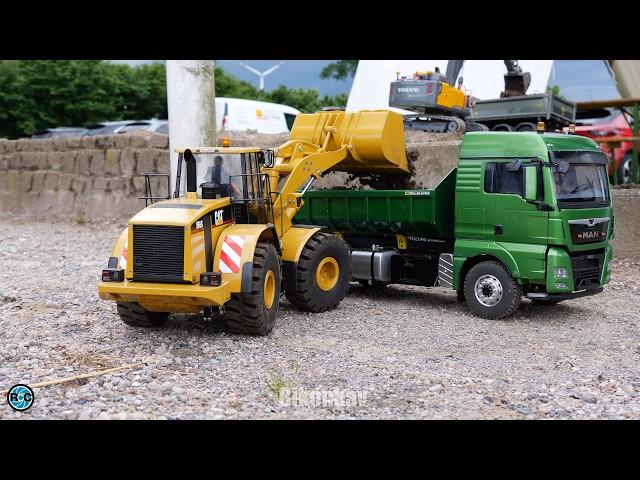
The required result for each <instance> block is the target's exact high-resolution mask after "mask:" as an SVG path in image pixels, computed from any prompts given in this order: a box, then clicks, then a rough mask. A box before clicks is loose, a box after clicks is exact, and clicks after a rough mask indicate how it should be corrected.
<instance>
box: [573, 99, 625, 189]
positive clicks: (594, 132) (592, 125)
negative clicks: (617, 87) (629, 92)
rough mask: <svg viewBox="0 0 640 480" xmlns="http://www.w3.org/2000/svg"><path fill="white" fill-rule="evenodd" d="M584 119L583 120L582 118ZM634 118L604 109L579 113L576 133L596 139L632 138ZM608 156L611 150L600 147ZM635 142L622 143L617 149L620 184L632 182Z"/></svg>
mask: <svg viewBox="0 0 640 480" xmlns="http://www.w3.org/2000/svg"><path fill="white" fill-rule="evenodd" d="M581 117H583V118H581ZM632 121H633V119H632V117H631V116H629V115H627V114H626V113H623V112H621V111H619V110H613V109H603V110H597V111H590V112H578V115H577V118H576V133H577V134H578V135H582V136H585V137H589V138H593V139H596V138H598V137H614V136H615V137H617V136H621V137H632V136H633V130H632V129H631V126H630V125H631V122H632ZM600 148H601V149H602V151H603V152H605V153H606V154H607V155H611V150H610V149H609V148H607V147H606V146H603V145H601V147H600ZM632 152H633V142H622V143H621V144H620V147H618V148H616V149H615V173H616V175H617V180H618V183H619V184H620V183H629V182H631V158H632ZM612 167H613V166H612V165H610V166H609V175H610V176H613V174H614V169H613V168H612Z"/></svg>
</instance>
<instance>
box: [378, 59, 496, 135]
mask: <svg viewBox="0 0 640 480" xmlns="http://www.w3.org/2000/svg"><path fill="white" fill-rule="evenodd" d="M463 63H464V61H463V60H450V61H449V62H448V63H447V71H446V73H445V74H444V75H443V74H442V73H440V69H439V68H438V67H435V71H425V72H415V73H414V74H413V76H411V77H400V72H398V73H397V74H398V78H397V79H396V81H394V82H391V87H390V90H389V106H391V107H396V108H402V109H405V110H411V111H413V112H416V114H415V115H406V116H405V117H404V122H405V124H406V126H407V128H410V129H414V130H423V131H426V132H436V133H446V132H458V131H462V132H464V131H477V130H486V128H484V127H483V126H482V125H479V124H476V123H473V122H465V120H464V119H465V117H467V116H468V115H469V113H470V111H471V108H472V107H473V97H472V96H471V95H468V94H467V92H466V91H464V88H463V86H462V82H463V80H462V77H459V78H458V75H459V73H460V70H461V69H462V66H463ZM456 79H457V80H458V85H457V86H456Z"/></svg>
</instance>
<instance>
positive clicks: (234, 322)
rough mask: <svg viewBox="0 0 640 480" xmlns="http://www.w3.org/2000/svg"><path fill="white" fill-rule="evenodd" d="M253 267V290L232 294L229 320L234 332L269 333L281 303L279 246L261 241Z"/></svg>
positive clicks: (227, 308) (227, 311)
mask: <svg viewBox="0 0 640 480" xmlns="http://www.w3.org/2000/svg"><path fill="white" fill-rule="evenodd" d="M252 267H253V268H252V272H251V290H250V291H248V292H242V293H233V294H232V295H231V299H230V300H229V301H228V302H227V304H226V305H225V311H226V314H225V320H226V322H227V326H228V328H229V330H231V331H232V332H234V333H241V334H246V335H267V334H268V333H269V332H271V330H272V329H273V324H274V323H275V321H276V315H277V314H278V308H279V307H280V260H279V259H278V253H277V252H276V249H275V247H274V246H273V245H271V244H269V243H258V244H257V245H256V249H255V251H254V252H253V266H252Z"/></svg>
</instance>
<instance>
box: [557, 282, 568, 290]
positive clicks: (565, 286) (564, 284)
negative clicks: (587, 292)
mask: <svg viewBox="0 0 640 480" xmlns="http://www.w3.org/2000/svg"><path fill="white" fill-rule="evenodd" d="M555 287H556V288H557V289H558V290H562V289H565V288H567V284H566V283H556V284H555Z"/></svg>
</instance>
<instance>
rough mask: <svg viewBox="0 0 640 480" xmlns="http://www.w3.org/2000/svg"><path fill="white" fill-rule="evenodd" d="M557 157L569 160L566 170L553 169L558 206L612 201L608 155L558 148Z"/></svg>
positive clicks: (577, 206)
mask: <svg viewBox="0 0 640 480" xmlns="http://www.w3.org/2000/svg"><path fill="white" fill-rule="evenodd" d="M556 160H557V161H561V160H562V161H565V162H567V163H568V164H569V168H568V170H567V172H566V173H561V172H560V171H559V169H558V168H554V170H553V181H554V184H555V188H556V196H557V199H558V206H560V207H564V208H586V207H600V206H606V205H608V204H609V179H608V177H607V171H606V161H607V159H606V156H605V155H604V154H602V153H597V152H556Z"/></svg>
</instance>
